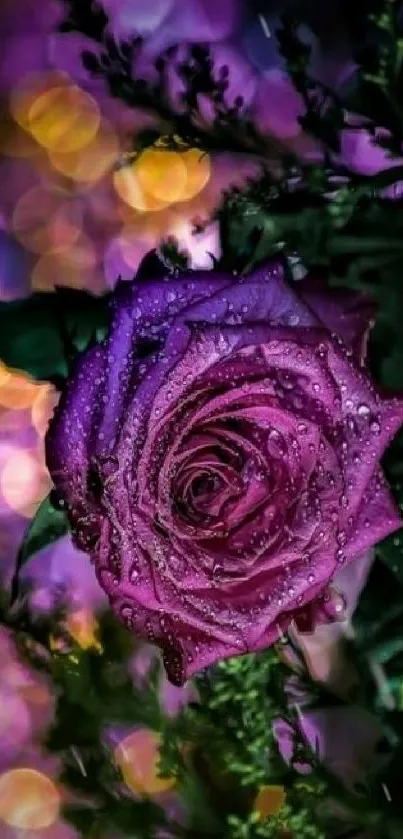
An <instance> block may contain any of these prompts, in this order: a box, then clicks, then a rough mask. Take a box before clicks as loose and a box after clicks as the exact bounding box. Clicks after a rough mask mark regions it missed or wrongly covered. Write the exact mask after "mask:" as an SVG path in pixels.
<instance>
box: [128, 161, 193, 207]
mask: <svg viewBox="0 0 403 839" xmlns="http://www.w3.org/2000/svg"><path fill="white" fill-rule="evenodd" d="M136 172H137V177H138V179H139V182H140V186H141V187H142V188H143V189H144V192H146V193H147V195H151V196H152V198H154V199H155V200H156V201H165V202H167V203H172V202H174V201H179V200H180V199H181V196H182V195H183V194H184V192H185V189H186V185H187V178H188V168H187V166H186V164H185V162H184V159H183V156H182V155H181V154H179V153H178V152H175V151H166V150H165V149H156V148H149V149H146V150H145V151H143V152H142V153H141V154H140V156H139V157H138V158H137V160H136Z"/></svg>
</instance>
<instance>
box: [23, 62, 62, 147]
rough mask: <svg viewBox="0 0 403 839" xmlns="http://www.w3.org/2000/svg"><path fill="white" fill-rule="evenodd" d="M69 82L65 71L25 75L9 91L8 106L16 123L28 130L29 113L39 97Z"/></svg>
mask: <svg viewBox="0 0 403 839" xmlns="http://www.w3.org/2000/svg"><path fill="white" fill-rule="evenodd" d="M69 83H70V80H69V77H68V75H67V73H63V72H60V71H58V70H54V71H46V72H38V73H35V74H34V73H32V74H31V75H30V76H28V77H26V78H25V79H24V81H23V82H22V83H21V84H19V85H17V86H15V87H14V88H13V89H12V90H11V91H10V99H9V108H10V113H11V115H12V116H13V118H14V120H15V121H16V123H17V124H18V125H19V126H20V127H21V128H23V129H24V130H25V131H26V132H29V130H30V122H29V113H30V110H31V108H32V106H33V105H34V104H35V102H37V100H38V99H39V97H40V96H42V95H43V94H44V93H47V92H49V91H50V90H52V89H53V88H55V87H61V86H63V85H65V86H66V87H67V86H68V85H69Z"/></svg>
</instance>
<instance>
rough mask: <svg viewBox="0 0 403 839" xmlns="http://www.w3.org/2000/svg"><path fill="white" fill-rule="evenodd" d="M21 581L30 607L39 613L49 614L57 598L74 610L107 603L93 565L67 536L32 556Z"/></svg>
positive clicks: (97, 606) (95, 607) (98, 606)
mask: <svg viewBox="0 0 403 839" xmlns="http://www.w3.org/2000/svg"><path fill="white" fill-rule="evenodd" d="M21 580H22V584H23V586H24V585H25V586H26V587H27V588H29V590H30V604H31V606H32V608H33V609H37V610H38V611H43V612H48V611H51V609H52V608H54V606H55V603H56V602H57V599H58V597H59V596H61V597H62V598H63V599H66V600H67V602H68V603H69V605H71V606H73V607H80V606H88V607H89V608H93V609H95V610H98V609H101V608H102V607H104V606H105V605H106V602H107V601H106V597H105V595H104V593H103V591H102V589H101V587H100V586H99V584H98V582H97V579H96V576H95V572H94V568H93V566H92V565H91V564H90V563H89V562H88V559H87V557H86V556H85V555H84V554H82V553H81V552H80V551H78V550H77V549H76V548H74V546H73V544H72V542H71V539H70V537H65V538H63V539H60V540H59V541H58V542H56V543H54V544H52V545H49V546H48V547H46V548H44V549H43V550H42V551H39V553H37V554H36V555H35V556H33V557H32V559H31V560H30V562H29V563H28V564H27V565H26V566H25V567H24V569H23V571H22V575H21Z"/></svg>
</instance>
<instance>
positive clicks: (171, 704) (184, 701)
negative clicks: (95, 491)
mask: <svg viewBox="0 0 403 839" xmlns="http://www.w3.org/2000/svg"><path fill="white" fill-rule="evenodd" d="M156 662H160V665H161V666H160V679H159V697H160V703H161V708H162V710H163V711H164V713H165V714H166V715H167V716H168V717H175V716H177V715H178V714H179V713H180V711H181V710H182V708H184V707H185V706H186V705H188V704H189V702H196V701H197V699H198V693H197V690H196V688H195V686H194V684H193V683H192V682H191V681H190V680H189V681H188V682H187V683H186V685H184V686H183V687H177V686H176V685H173V684H172V683H171V682H169V681H168V679H167V677H166V674H165V670H164V669H163V667H162V660H161V657H160V653H159V652H158V651H157V650H156V648H155V647H152V646H151V644H140V646H139V648H138V650H137V651H136V652H135V654H134V656H133V658H132V661H131V673H132V676H133V680H134V682H135V684H136V686H137V687H138V688H140V689H141V688H142V687H143V688H145V687H146V685H147V679H148V676H149V673H150V670H151V667H152V666H153V665H154V664H155V663H156Z"/></svg>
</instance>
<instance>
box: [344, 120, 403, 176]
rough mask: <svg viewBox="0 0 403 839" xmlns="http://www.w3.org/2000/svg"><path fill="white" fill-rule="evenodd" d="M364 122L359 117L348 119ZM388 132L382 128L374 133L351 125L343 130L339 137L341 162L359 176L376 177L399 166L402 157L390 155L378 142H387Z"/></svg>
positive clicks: (402, 161)
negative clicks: (379, 173)
mask: <svg viewBox="0 0 403 839" xmlns="http://www.w3.org/2000/svg"><path fill="white" fill-rule="evenodd" d="M351 121H353V122H361V125H362V123H363V122H364V120H363V119H360V117H359V116H356V117H354V118H353V120H351V119H350V122H351ZM388 136H390V135H389V132H388V131H387V130H386V129H384V128H376V129H375V131H374V133H372V132H371V130H370V128H363V127H361V128H359V127H357V126H356V125H354V124H353V125H352V126H351V127H349V128H345V129H344V130H343V131H342V132H341V135H340V159H341V162H342V163H343V164H344V165H345V166H347V168H349V169H351V171H352V172H357V173H359V174H361V175H369V176H370V175H377V174H378V172H382V171H384V170H386V169H392V168H393V167H394V166H401V165H402V163H403V155H402V157H397V156H394V155H392V153H391V152H390V151H388V149H386V148H384V147H383V146H382V145H380V142H379V141H380V140H387V139H388Z"/></svg>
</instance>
